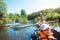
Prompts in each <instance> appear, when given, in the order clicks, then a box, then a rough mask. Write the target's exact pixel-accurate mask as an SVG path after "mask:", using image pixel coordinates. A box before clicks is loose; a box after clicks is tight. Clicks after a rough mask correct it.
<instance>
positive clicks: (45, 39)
mask: <svg viewBox="0 0 60 40" xmlns="http://www.w3.org/2000/svg"><path fill="white" fill-rule="evenodd" d="M38 34H39V36H40V38H41V40H48V36H53V34H50V33H49V34H48V36H46V35H45V34H44V33H43V32H42V31H40V32H38Z"/></svg>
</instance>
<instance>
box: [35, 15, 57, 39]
mask: <svg viewBox="0 0 60 40" xmlns="http://www.w3.org/2000/svg"><path fill="white" fill-rule="evenodd" d="M40 19H41V20H40V21H38V22H37V23H36V25H39V28H38V29H39V31H38V33H37V34H38V35H39V39H37V40H57V39H56V38H55V37H54V36H53V35H54V34H53V32H52V31H51V28H50V25H49V23H48V22H46V21H44V18H43V15H42V16H40Z"/></svg>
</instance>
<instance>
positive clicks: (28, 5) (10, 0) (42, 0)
mask: <svg viewBox="0 0 60 40" xmlns="http://www.w3.org/2000/svg"><path fill="white" fill-rule="evenodd" d="M5 2H6V4H7V12H8V13H15V12H16V13H20V12H21V10H22V9H25V11H26V13H27V14H30V13H33V12H37V11H40V10H43V9H47V8H57V7H60V0H5Z"/></svg>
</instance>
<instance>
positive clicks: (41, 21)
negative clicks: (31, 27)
mask: <svg viewBox="0 0 60 40" xmlns="http://www.w3.org/2000/svg"><path fill="white" fill-rule="evenodd" d="M43 23H47V22H46V21H45V20H44V16H43V15H41V16H40V20H39V21H38V22H37V23H36V25H37V26H38V28H40V25H41V24H43Z"/></svg>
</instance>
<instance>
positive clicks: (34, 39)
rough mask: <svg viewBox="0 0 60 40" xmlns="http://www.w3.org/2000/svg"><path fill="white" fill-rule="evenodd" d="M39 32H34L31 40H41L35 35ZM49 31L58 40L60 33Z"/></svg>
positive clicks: (53, 30) (59, 39)
mask: <svg viewBox="0 0 60 40" xmlns="http://www.w3.org/2000/svg"><path fill="white" fill-rule="evenodd" d="M38 31H39V30H38V29H37V30H35V32H34V33H33V34H32V35H31V40H41V39H40V38H39V36H38V34H37V32H38ZM51 31H52V32H53V34H54V35H53V36H54V37H55V38H56V39H57V40H60V32H59V31H57V30H55V29H54V28H52V29H51Z"/></svg>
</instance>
